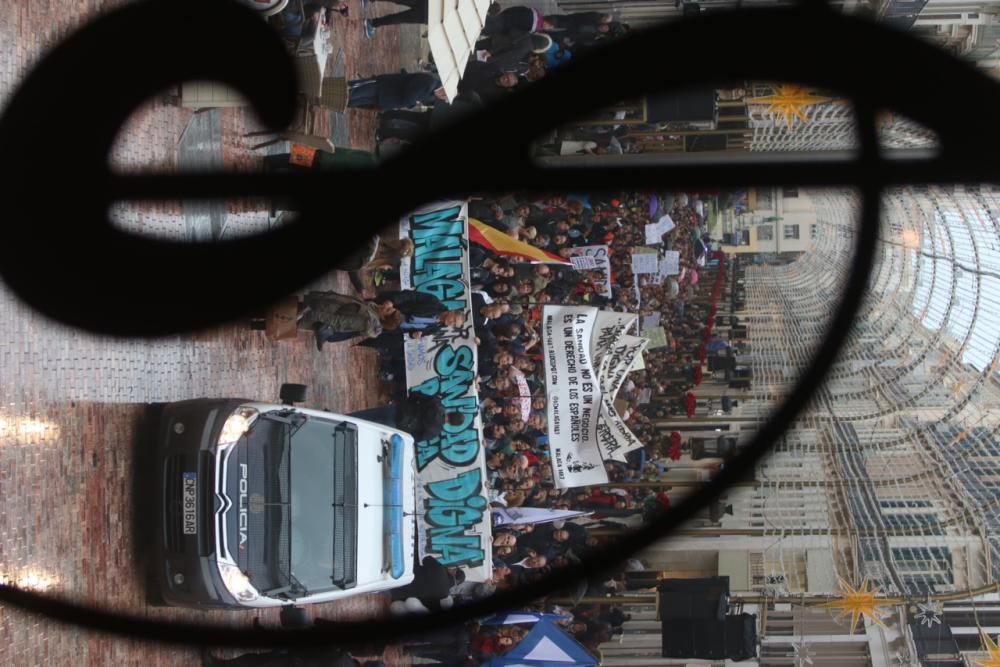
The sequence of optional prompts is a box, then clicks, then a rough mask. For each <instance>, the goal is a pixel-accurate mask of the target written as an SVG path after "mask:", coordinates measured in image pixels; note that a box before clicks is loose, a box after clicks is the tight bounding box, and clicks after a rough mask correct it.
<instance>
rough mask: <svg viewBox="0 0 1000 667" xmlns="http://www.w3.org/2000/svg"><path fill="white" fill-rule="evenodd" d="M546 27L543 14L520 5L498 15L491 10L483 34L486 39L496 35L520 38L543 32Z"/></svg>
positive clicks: (532, 8) (508, 8)
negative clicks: (531, 33) (528, 34)
mask: <svg viewBox="0 0 1000 667" xmlns="http://www.w3.org/2000/svg"><path fill="white" fill-rule="evenodd" d="M494 6H495V5H494ZM544 25H545V19H544V17H543V16H542V13H541V12H540V11H538V10H537V9H535V8H534V7H525V6H523V5H518V6H514V7H507V8H506V9H504V10H501V11H499V12H497V13H493V12H492V8H491V11H490V12H489V14H488V15H487V17H486V25H485V26H483V30H482V32H481V34H482V35H483V36H484V37H493V36H496V35H505V36H509V37H518V36H520V35H525V34H527V33H530V32H541V30H542V28H543V27H544Z"/></svg>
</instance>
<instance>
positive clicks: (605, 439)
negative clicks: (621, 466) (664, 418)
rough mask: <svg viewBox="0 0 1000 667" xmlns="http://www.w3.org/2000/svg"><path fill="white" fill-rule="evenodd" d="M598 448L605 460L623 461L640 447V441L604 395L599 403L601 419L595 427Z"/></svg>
mask: <svg viewBox="0 0 1000 667" xmlns="http://www.w3.org/2000/svg"><path fill="white" fill-rule="evenodd" d="M597 439H598V446H599V447H600V449H601V456H603V457H604V459H605V460H608V459H611V460H614V461H624V460H625V455H626V454H628V453H629V452H631V451H632V450H634V449H639V448H640V447H642V446H643V445H642V441H641V440H639V438H637V437H636V435H635V434H634V433H632V431H631V430H630V429H629V427H628V426H626V425H625V420H624V419H622V418H621V415H619V414H618V411H617V410H615V404H614V401H613V400H612V399H611V396H610V395H609V394H604V396H603V400H602V401H601V418H600V420H599V423H598V427H597Z"/></svg>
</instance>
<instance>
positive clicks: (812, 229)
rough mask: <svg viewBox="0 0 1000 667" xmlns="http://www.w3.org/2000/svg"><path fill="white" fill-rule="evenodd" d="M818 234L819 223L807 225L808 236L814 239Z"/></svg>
mask: <svg viewBox="0 0 1000 667" xmlns="http://www.w3.org/2000/svg"><path fill="white" fill-rule="evenodd" d="M818 234H819V225H809V238H811V239H814V240H815V238H816V236H817V235H818Z"/></svg>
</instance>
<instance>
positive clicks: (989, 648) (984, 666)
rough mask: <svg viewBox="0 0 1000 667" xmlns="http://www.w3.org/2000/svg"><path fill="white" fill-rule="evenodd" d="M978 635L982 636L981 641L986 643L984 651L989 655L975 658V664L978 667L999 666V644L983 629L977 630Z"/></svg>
mask: <svg viewBox="0 0 1000 667" xmlns="http://www.w3.org/2000/svg"><path fill="white" fill-rule="evenodd" d="M979 634H980V636H981V637H982V638H983V643H984V644H985V645H986V653H988V654H989V655H987V656H986V658H985V659H975V660H976V664H977V665H979V667H1000V646H997V643H996V642H995V641H993V638H992V637H990V636H989V635H988V634H986V631H985V630H980V631H979Z"/></svg>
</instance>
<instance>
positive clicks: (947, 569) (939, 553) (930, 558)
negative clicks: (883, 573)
mask: <svg viewBox="0 0 1000 667" xmlns="http://www.w3.org/2000/svg"><path fill="white" fill-rule="evenodd" d="M891 553H892V562H893V564H894V565H895V566H896V571H897V572H898V573H899V574H900V575H901V576H902V577H903V578H904V580H907V579H909V580H913V581H919V580H920V579H925V580H927V581H928V583H932V584H946V583H947V584H950V583H952V581H953V579H952V574H951V553H950V552H949V551H948V549H947V548H945V547H896V548H893V549H891Z"/></svg>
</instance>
